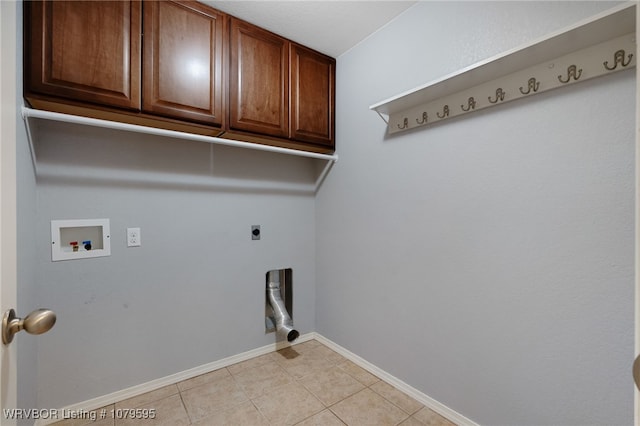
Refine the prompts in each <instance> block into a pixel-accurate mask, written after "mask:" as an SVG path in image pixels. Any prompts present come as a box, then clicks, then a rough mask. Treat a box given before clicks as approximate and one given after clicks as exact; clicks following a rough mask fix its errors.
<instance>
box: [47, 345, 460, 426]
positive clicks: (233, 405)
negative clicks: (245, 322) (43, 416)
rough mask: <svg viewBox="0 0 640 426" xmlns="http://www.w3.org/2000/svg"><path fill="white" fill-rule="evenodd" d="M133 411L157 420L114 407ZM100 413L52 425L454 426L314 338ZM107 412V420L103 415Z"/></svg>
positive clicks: (138, 397)
mask: <svg viewBox="0 0 640 426" xmlns="http://www.w3.org/2000/svg"><path fill="white" fill-rule="evenodd" d="M131 408H142V409H152V408H153V409H155V413H156V416H155V419H153V420H151V419H147V420H143V419H114V418H112V415H111V412H112V411H111V410H119V409H131ZM103 410H106V411H103ZM96 411H97V413H98V415H97V418H98V420H97V421H95V422H91V421H90V420H79V419H75V420H71V419H69V420H63V421H62V422H58V423H55V425H56V426H84V425H89V424H91V425H93V426H107V425H109V426H125V425H126V426H146V425H154V426H160V425H162V426H164V425H166V426H182V425H194V426H218V425H243V426H244V425H247V426H261V425H303V426H310V425H322V426H332V425H340V426H344V425H402V426H419V425H443V426H454V425H453V423H451V422H449V421H447V420H446V419H445V418H444V417H442V416H440V415H438V414H436V413H435V412H434V411H432V410H430V409H428V408H426V407H425V406H423V405H422V404H420V403H419V402H417V401H416V400H414V399H412V398H410V397H409V396H407V395H406V394H404V393H402V392H400V391H399V390H397V389H395V388H394V387H392V386H391V385H389V384H387V383H386V382H383V381H382V380H380V379H379V378H377V377H376V376H374V375H372V374H370V373H369V372H367V371H365V370H364V369H362V368H360V367H358V366H357V365H355V364H354V363H352V362H351V361H349V360H347V359H346V358H344V357H342V356H341V355H339V354H338V353H336V352H334V351H332V350H331V349H329V348H328V347H326V346H324V345H323V344H321V343H319V342H318V341H316V340H310V341H308V342H304V343H301V344H298V345H295V346H293V347H290V348H286V349H283V350H281V351H278V352H273V353H269V354H266V355H262V356H259V357H256V358H253V359H250V360H248V361H244V362H240V363H238V364H234V365H231V366H229V367H226V368H221V369H219V370H216V371H213V372H211V373H207V374H203V375H201V376H197V377H194V378H192V379H189V380H185V381H183V382H180V383H177V384H174V385H169V386H165V387H163V388H161V389H157V390H155V391H153V392H149V393H146V394H143V395H139V396H136V397H134V398H130V399H127V400H124V401H121V402H117V403H115V404H112V405H110V406H108V407H104V409H99V410H96ZM104 412H106V413H107V415H106V417H107V418H104V419H100V417H101V413H104ZM85 417H87V416H85Z"/></svg>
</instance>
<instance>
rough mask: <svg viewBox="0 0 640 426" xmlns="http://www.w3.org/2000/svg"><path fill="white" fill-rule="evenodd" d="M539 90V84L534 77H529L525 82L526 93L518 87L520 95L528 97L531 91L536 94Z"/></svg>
mask: <svg viewBox="0 0 640 426" xmlns="http://www.w3.org/2000/svg"><path fill="white" fill-rule="evenodd" d="M539 88H540V82H539V81H536V79H535V77H531V78H530V79H529V81H528V82H527V91H526V92H525V91H524V90H523V89H522V86H520V93H522V94H523V95H528V94H529V93H531V91H532V90H533V92H534V93H535V92H537V91H538V89H539Z"/></svg>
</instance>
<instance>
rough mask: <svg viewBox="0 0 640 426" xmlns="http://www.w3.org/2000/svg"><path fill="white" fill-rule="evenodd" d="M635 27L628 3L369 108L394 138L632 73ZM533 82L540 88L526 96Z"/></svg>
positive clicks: (631, 4)
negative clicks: (602, 77)
mask: <svg viewBox="0 0 640 426" xmlns="http://www.w3.org/2000/svg"><path fill="white" fill-rule="evenodd" d="M635 27H636V4H635V2H627V3H623V4H620V5H618V6H616V7H614V8H612V9H609V10H607V11H605V12H602V13H600V14H598V15H596V16H593V17H591V18H589V19H587V20H584V21H582V22H579V23H577V24H575V25H572V26H570V27H567V28H564V29H562V30H560V31H557V32H554V33H552V34H550V35H547V36H546V37H543V38H541V39H538V40H535V41H533V42H531V43H528V44H526V45H524V46H521V47H518V48H515V49H512V50H509V51H507V52H504V53H501V54H499V55H496V56H494V57H491V58H489V59H486V60H483V61H480V62H478V63H476V64H473V65H471V66H468V67H466V68H463V69H461V70H459V71H457V72H455V73H452V74H449V75H446V76H444V77H442V78H440V79H437V80H435V81H432V82H429V83H427V84H424V85H422V86H419V87H417V88H415V89H412V90H409V91H406V92H404V93H401V94H399V95H397V96H394V97H392V98H389V99H387V100H384V101H382V102H379V103H376V104H374V105H372V106H371V107H370V109H372V110H374V111H376V112H377V113H378V114H380V115H381V116H382V117H383V119H384V116H387V117H388V118H387V119H385V121H387V124H388V127H389V129H388V132H389V133H390V134H392V133H397V132H401V131H405V130H409V129H412V128H415V127H420V126H425V125H428V124H432V123H435V122H438V121H441V120H445V119H447V118H451V117H454V116H457V115H462V114H466V113H469V112H473V111H477V110H480V109H483V108H487V107H490V106H494V105H498V104H500V103H504V102H507V101H511V100H515V99H519V98H522V97H526V96H530V95H532V94H536V93H542V92H544V91H546V90H551V89H555V88H557V87H563V86H564V85H568V84H574V83H576V82H581V81H585V80H588V79H590V78H593V77H598V76H600V75H605V74H609V73H612V72H617V71H621V70H624V69H628V68H632V67H633V66H635V63H636V57H635V56H636V47H635V43H636V40H635ZM622 52H624V53H622ZM605 62H606V63H607V64H604V63H605ZM614 65H615V68H614ZM571 68H573V70H572V69H571ZM575 77H578V78H575ZM532 78H535V79H536V80H535V82H536V83H538V85H537V88H536V90H530V91H529V92H528V93H527V89H528V84H529V83H530V80H531V79H532ZM534 84H535V83H534ZM498 89H500V92H502V93H504V95H503V96H504V98H503V99H502V100H498V99H499V98H498V97H497V94H498V93H500V92H497V91H498Z"/></svg>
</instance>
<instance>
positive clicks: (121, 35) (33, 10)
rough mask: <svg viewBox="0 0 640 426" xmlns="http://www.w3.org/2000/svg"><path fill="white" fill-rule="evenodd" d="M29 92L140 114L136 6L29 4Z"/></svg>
mask: <svg viewBox="0 0 640 426" xmlns="http://www.w3.org/2000/svg"><path fill="white" fill-rule="evenodd" d="M24 5H25V27H26V33H25V34H27V40H26V46H25V52H30V53H29V54H27V56H25V59H26V66H25V71H26V72H27V73H28V77H27V81H25V85H26V86H27V87H26V88H25V89H26V90H27V91H31V92H36V93H41V94H47V95H54V96H61V97H64V98H70V99H74V100H79V101H85V102H91V103H97V104H103V105H109V106H116V107H121V108H131V109H140V34H141V33H140V29H141V16H140V6H141V4H140V2H139V1H135V0H132V1H100V2H96V1H49V0H46V1H28V2H24Z"/></svg>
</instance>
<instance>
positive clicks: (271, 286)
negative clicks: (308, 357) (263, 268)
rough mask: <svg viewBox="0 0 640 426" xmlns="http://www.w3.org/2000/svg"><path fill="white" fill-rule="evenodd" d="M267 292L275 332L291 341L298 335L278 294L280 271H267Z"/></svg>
mask: <svg viewBox="0 0 640 426" xmlns="http://www.w3.org/2000/svg"><path fill="white" fill-rule="evenodd" d="M267 294H268V295H269V303H271V308H272V309H273V317H274V319H275V322H276V333H278V334H279V335H281V336H284V337H286V338H287V341H288V342H293V341H294V340H296V339H297V338H298V336H300V333H299V332H298V330H296V329H294V328H293V320H292V319H291V317H290V316H289V312H287V308H286V306H285V305H284V300H282V295H281V294H280V271H277V270H275V271H269V282H268V283H267Z"/></svg>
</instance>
